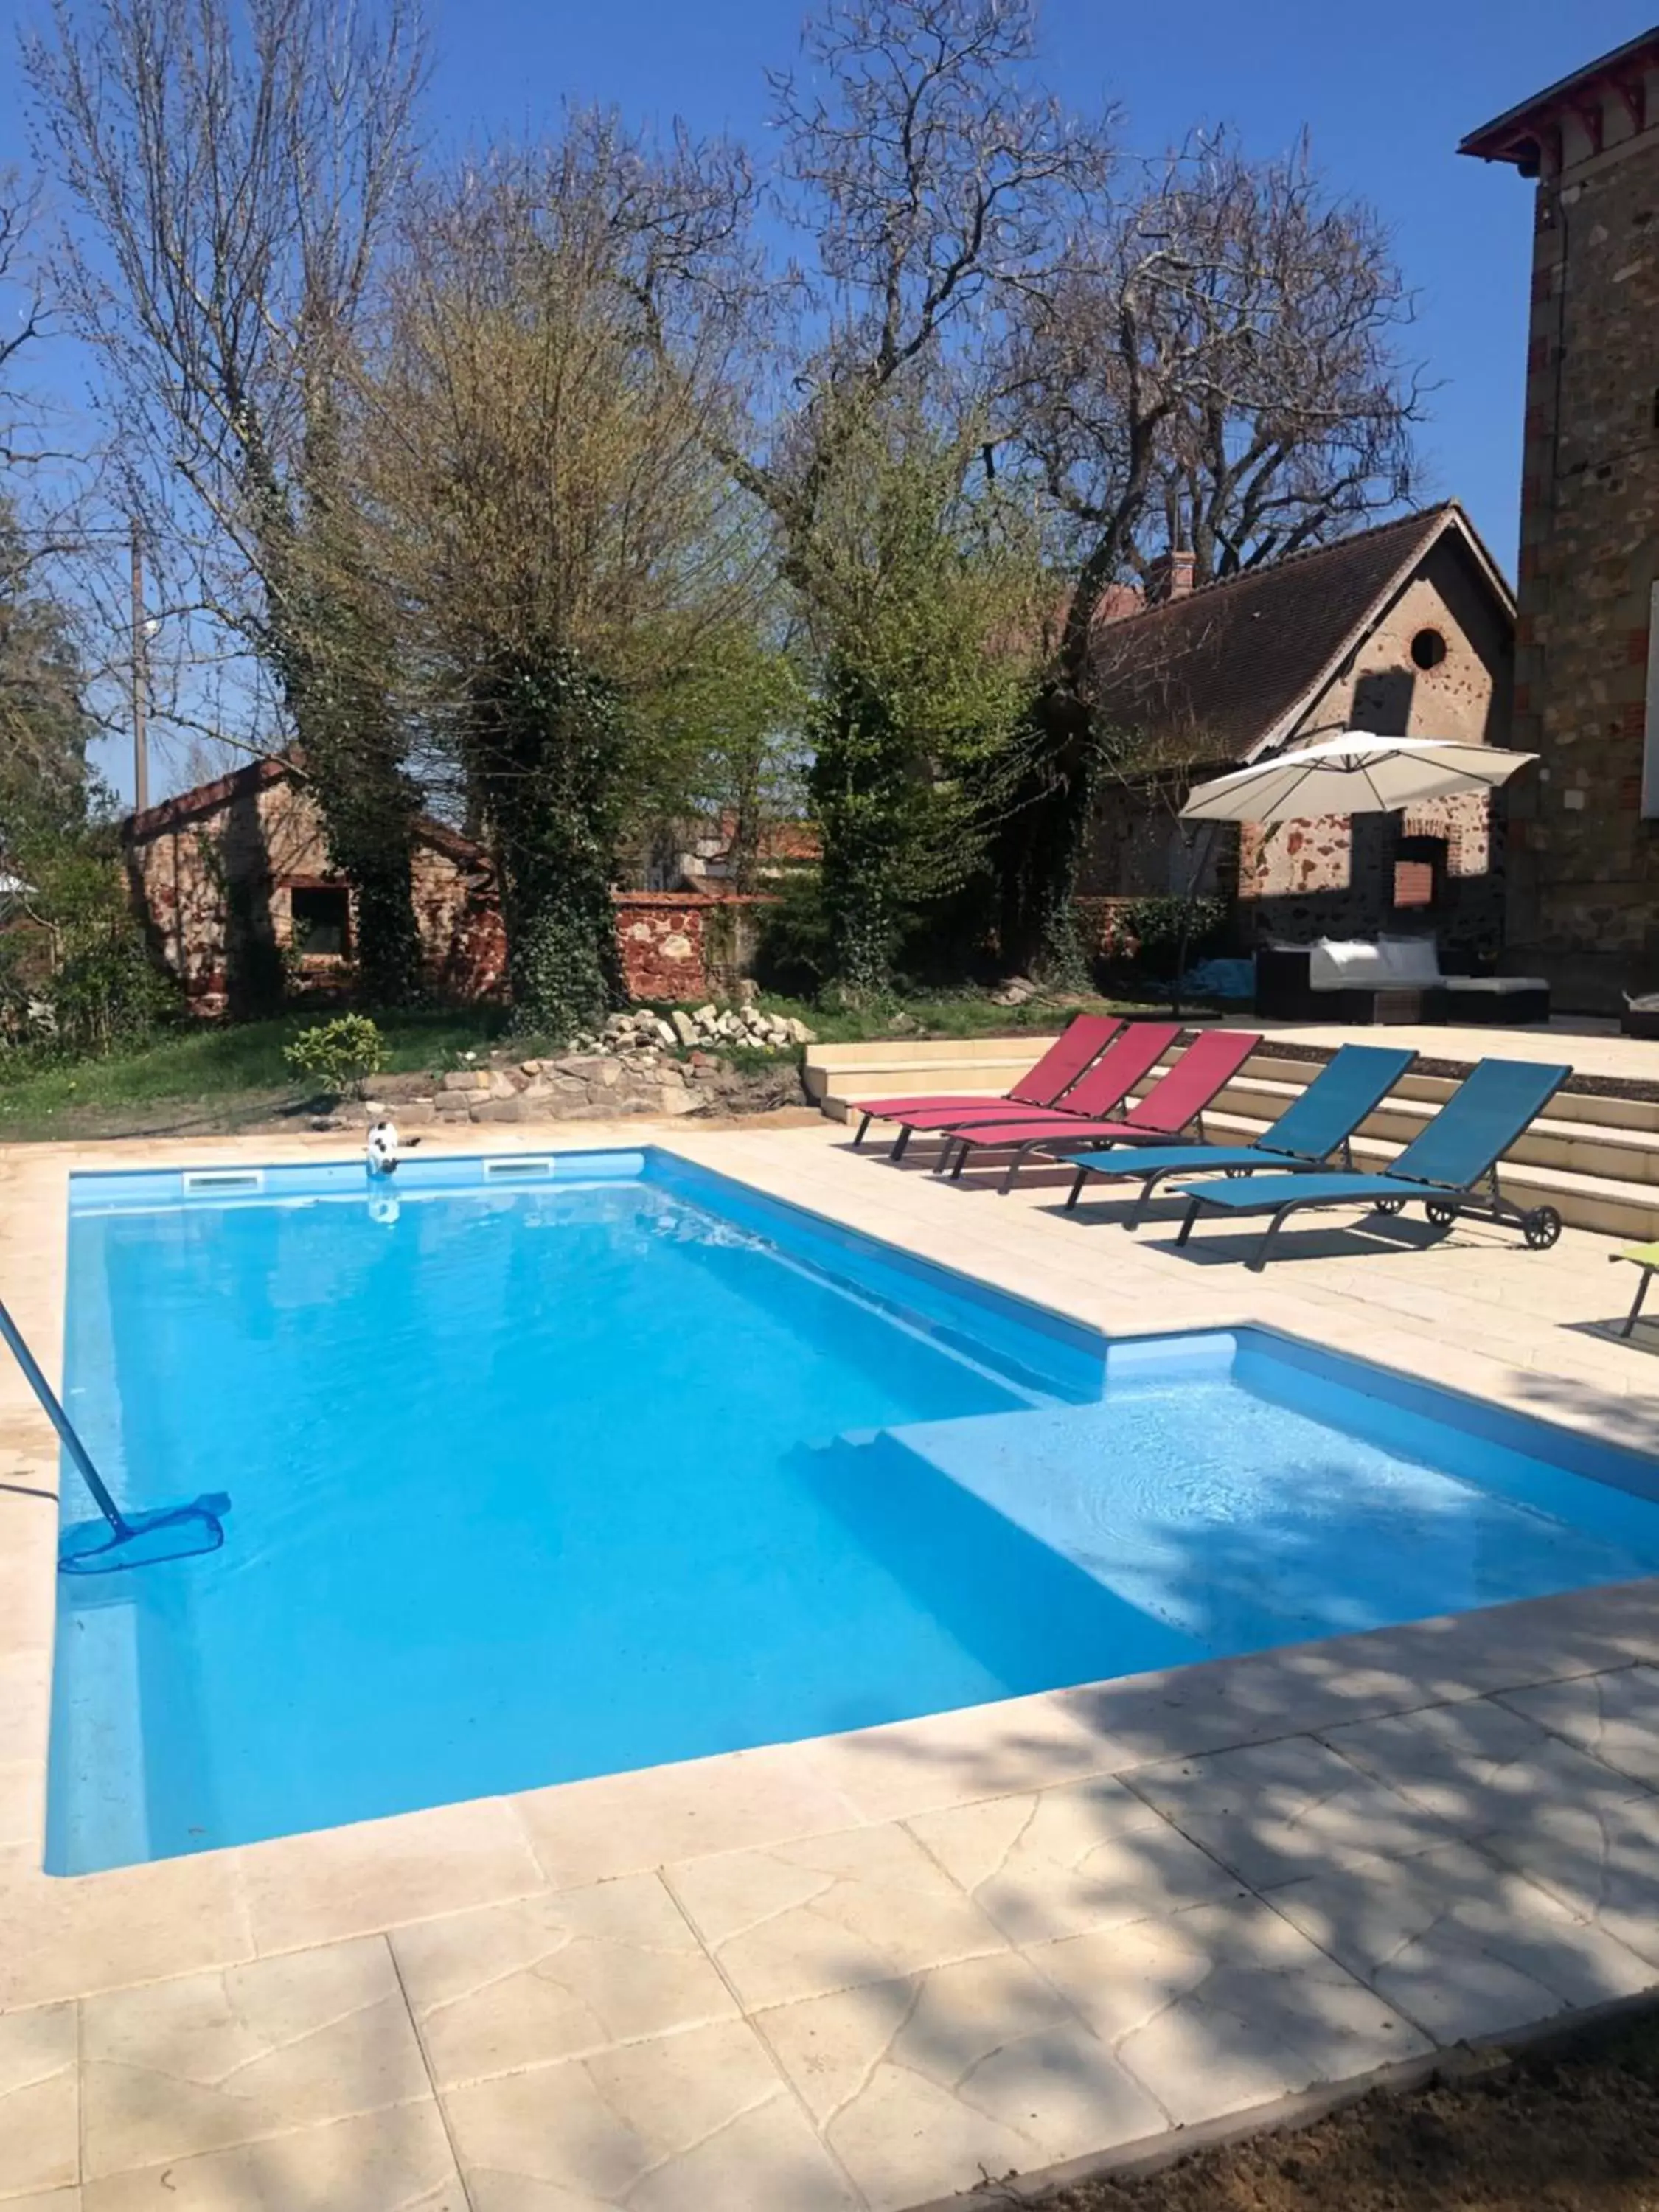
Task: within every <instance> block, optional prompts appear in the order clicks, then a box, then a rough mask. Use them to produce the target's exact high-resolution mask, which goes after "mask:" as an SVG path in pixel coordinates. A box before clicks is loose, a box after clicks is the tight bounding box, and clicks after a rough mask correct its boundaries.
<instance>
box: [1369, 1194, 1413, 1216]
mask: <svg viewBox="0 0 1659 2212" xmlns="http://www.w3.org/2000/svg"><path fill="white" fill-rule="evenodd" d="M1405 1204H1406V1201H1405V1200H1404V1199H1403V1198H1374V1199H1373V1200H1371V1212H1373V1213H1400V1212H1403V1211H1404V1208H1405Z"/></svg>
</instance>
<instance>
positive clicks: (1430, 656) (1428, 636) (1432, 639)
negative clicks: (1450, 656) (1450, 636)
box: [1412, 629, 1446, 668]
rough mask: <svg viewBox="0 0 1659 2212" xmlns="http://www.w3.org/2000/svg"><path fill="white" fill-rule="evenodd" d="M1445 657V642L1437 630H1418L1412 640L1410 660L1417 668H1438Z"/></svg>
mask: <svg viewBox="0 0 1659 2212" xmlns="http://www.w3.org/2000/svg"><path fill="white" fill-rule="evenodd" d="M1445 657H1446V641H1445V639H1444V638H1443V637H1442V636H1441V635H1440V633H1439V631H1438V630H1437V629H1420V630H1419V631H1418V633H1417V635H1416V636H1415V637H1414V638H1413V640H1412V659H1413V660H1414V661H1415V662H1416V663H1417V665H1418V666H1419V668H1438V667H1439V665H1440V664H1441V662H1442V661H1443V659H1445Z"/></svg>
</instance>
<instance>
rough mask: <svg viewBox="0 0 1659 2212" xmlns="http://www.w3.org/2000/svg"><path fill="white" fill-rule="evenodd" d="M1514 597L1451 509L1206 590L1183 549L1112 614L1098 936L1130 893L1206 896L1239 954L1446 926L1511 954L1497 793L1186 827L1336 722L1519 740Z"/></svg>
mask: <svg viewBox="0 0 1659 2212" xmlns="http://www.w3.org/2000/svg"><path fill="white" fill-rule="evenodd" d="M1514 619H1515V617H1514V602H1513V600H1512V599H1511V597H1510V590H1509V586H1508V585H1507V584H1506V583H1505V581H1504V577H1503V575H1502V574H1501V573H1500V572H1499V570H1498V567H1497V565H1496V564H1495V562H1493V561H1492V556H1491V555H1490V554H1489V553H1488V552H1487V551H1486V548H1485V546H1484V545H1483V544H1481V542H1480V538H1479V537H1478V536H1477V534H1476V532H1475V531H1474V527H1473V526H1472V525H1471V523H1470V522H1469V520H1468V517H1467V516H1466V515H1465V514H1464V513H1463V511H1462V508H1461V507H1459V506H1457V504H1456V503H1455V501H1449V502H1448V503H1446V504H1445V505H1443V506H1440V507H1431V508H1428V509H1426V510H1425V511H1423V512H1421V513H1413V514H1407V515H1401V516H1400V517H1397V518H1396V519H1395V520H1392V521H1389V522H1384V523H1381V524H1379V525H1378V526H1376V528H1374V529H1371V530H1366V531H1361V532H1357V533H1356V534H1355V535H1354V536H1352V537H1351V538H1340V539H1338V540H1336V541H1335V542H1334V543H1333V544H1328V545H1322V546H1317V547H1314V548H1311V549H1310V550H1308V551H1306V552H1302V553H1297V554H1292V555H1291V556H1289V557H1288V558H1287V559H1285V560H1283V561H1279V562H1273V563H1271V564H1267V565H1265V566H1263V567H1261V568H1252V569H1249V570H1247V571H1245V572H1244V573H1243V574H1241V575H1237V576H1233V577H1230V578H1228V579H1226V580H1224V581H1222V582H1220V583H1217V584H1212V585H1207V586H1205V587H1203V588H1202V589H1200V590H1198V591H1194V589H1193V588H1192V581H1191V556H1190V555H1187V556H1182V555H1181V554H1176V555H1175V556H1172V558H1171V560H1170V562H1168V563H1167V564H1166V566H1165V571H1164V578H1163V580H1162V588H1161V591H1160V592H1159V595H1158V597H1157V598H1156V599H1155V600H1154V601H1153V603H1152V604H1150V605H1145V606H1136V605H1133V603H1131V604H1130V605H1128V606H1127V608H1126V607H1125V606H1124V605H1122V603H1121V599H1120V601H1118V602H1115V603H1114V606H1113V609H1112V610H1111V611H1110V613H1109V617H1108V618H1107V619H1106V620H1105V621H1103V623H1101V625H1100V627H1099V629H1098V633H1097V644H1096V681H1097V696H1098V697H1099V699H1100V702H1101V707H1102V711H1103V715H1104V716H1105V717H1106V718H1107V719H1108V720H1110V721H1111V722H1113V723H1115V725H1116V726H1117V727H1118V728H1119V729H1120V730H1121V731H1122V732H1124V733H1125V739H1126V748H1127V750H1126V753H1125V761H1126V766H1125V769H1124V770H1123V772H1122V774H1121V777H1119V778H1117V779H1114V780H1112V781H1109V784H1108V786H1107V788H1106V790H1105V791H1104V793H1103V796H1102V799H1101V804H1100V808H1099V813H1098V817H1097V822H1096V823H1095V826H1094V829H1093V833H1092V836H1091V845H1090V850H1089V855H1088V860H1087V862H1086V866H1085V873H1084V878H1083V884H1082V889H1083V892H1084V894H1085V898H1087V899H1090V900H1092V901H1094V902H1097V912H1098V913H1099V914H1100V915H1101V916H1102V922H1103V932H1104V933H1105V934H1106V935H1107V936H1109V935H1110V925H1111V917H1112V915H1113V913H1114V912H1115V909H1116V908H1117V906H1118V904H1119V902H1122V901H1124V900H1132V899H1139V898H1147V897H1156V896H1174V895H1177V894H1179V893H1181V892H1183V891H1184V890H1187V889H1188V885H1189V882H1190V880H1191V879H1192V877H1193V876H1194V873H1196V874H1197V875H1198V877H1199V882H1198V888H1199V889H1200V890H1204V891H1206V893H1218V894H1219V895H1221V896H1225V897H1228V898H1230V899H1231V900H1232V901H1233V902H1234V919H1235V927H1234V930H1233V938H1234V943H1235V945H1236V949H1237V950H1239V951H1249V949H1250V947H1251V946H1253V945H1255V944H1257V943H1259V942H1261V940H1262V939H1267V938H1273V939H1285V940H1288V941H1290V942H1293V943H1305V942H1310V941H1311V940H1312V939H1314V938H1316V937H1318V936H1322V935H1332V936H1338V937H1370V936H1375V935H1376V933H1377V931H1378V930H1379V929H1385V928H1402V927H1403V928H1409V929H1414V930H1422V931H1425V932H1426V931H1429V930H1432V931H1433V932H1434V933H1436V934H1437V936H1438V937H1439V938H1440V939H1441V941H1442V943H1443V945H1446V946H1447V947H1448V948H1449V949H1451V950H1453V951H1456V952H1458V953H1461V954H1464V955H1467V956H1468V957H1484V958H1490V957H1493V956H1495V954H1496V953H1497V951H1498V945H1499V942H1500V938H1501V928H1502V904H1503V893H1502V871H1501V858H1502V852H1501V839H1500V838H1499V837H1498V836H1496V835H1495V834H1494V813H1493V810H1494V804H1495V803H1496V804H1500V805H1501V803H1502V802H1501V799H1497V800H1496V801H1495V799H1494V798H1492V797H1488V796H1487V795H1486V794H1484V793H1483V794H1480V795H1468V796H1460V797H1457V798H1455V799H1443V800H1438V801H1436V802H1435V803H1433V804H1432V805H1426V806H1421V807H1414V808H1413V809H1411V810H1410V811H1408V812H1407V813H1404V814H1394V815H1370V816H1365V815H1361V816H1358V817H1354V818H1353V820H1352V821H1349V820H1346V819H1329V820H1324V821H1311V822H1287V823H1279V824H1277V825H1276V826H1273V827H1271V828H1255V827H1252V826H1250V825H1249V824H1246V825H1244V826H1243V828H1242V829H1240V830H1239V831H1238V832H1237V834H1235V833H1233V832H1231V831H1230V830H1226V829H1221V830H1219V831H1218V832H1217V833H1215V834H1213V835H1211V834H1209V833H1206V832H1203V831H1199V832H1197V833H1194V832H1192V831H1190V830H1188V829H1184V828H1183V827H1182V825H1181V824H1180V823H1178V822H1177V819H1176V811H1177V809H1178V808H1179V807H1180V805H1181V804H1182V800H1183V799H1185V797H1186V795H1187V793H1188V790H1189V789H1190V787H1192V785H1193V784H1194V783H1198V782H1206V781H1210V780H1211V779H1212V778H1213V777H1215V776H1218V775H1225V774H1226V773H1227V771H1228V770H1229V769H1235V768H1242V767H1243V766H1245V765H1246V764H1247V763H1249V762H1250V761H1252V760H1254V759H1255V758H1256V757H1258V756H1259V755H1261V754H1262V753H1264V752H1267V751H1277V750H1282V749H1284V748H1285V747H1288V746H1292V745H1294V744H1297V743H1311V742H1313V741H1314V739H1315V738H1317V737H1318V736H1320V735H1322V734H1327V733H1330V732H1334V731H1335V730H1338V729H1342V728H1357V729H1365V730H1371V731H1376V732H1380V733H1381V734H1383V735H1385V736H1389V737H1427V736H1435V737H1455V738H1462V739H1464V740H1466V741H1468V742H1469V743H1471V744H1490V743H1497V742H1502V740H1503V739H1504V737H1505V736H1506V734H1507V729H1508V722H1509V715H1510V687H1511V665H1512V656H1513V650H1514Z"/></svg>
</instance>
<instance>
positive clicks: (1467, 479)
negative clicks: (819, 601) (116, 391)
mask: <svg viewBox="0 0 1659 2212" xmlns="http://www.w3.org/2000/svg"><path fill="white" fill-rule="evenodd" d="M37 5H44V0H0V13H4V12H7V11H8V9H9V13H10V14H11V15H12V16H13V18H14V20H15V21H16V22H18V23H20V24H21V22H23V21H27V20H29V19H30V18H31V16H32V14H33V9H34V8H35V7H36V6H37ZM1654 5H1655V0H1571V4H1568V5H1563V4H1562V0H1393V4H1392V5H1391V6H1390V7H1389V8H1388V9H1380V10H1379V9H1367V8H1363V7H1360V6H1358V5H1355V4H1352V0H1349V4H1346V5H1341V4H1336V5H1333V4H1330V0H1163V4H1157V0H1139V4H1136V5H1134V6H1124V5H1121V4H1116V0H1045V15H1044V22H1045V46H1046V53H1045V57H1044V60H1045V70H1044V73H1045V75H1046V76H1047V77H1048V82H1051V83H1052V84H1054V86H1056V87H1057V88H1059V89H1060V91H1061V92H1062V93H1063V94H1064V95H1065V96H1066V98H1067V99H1068V100H1070V101H1071V102H1073V104H1074V105H1076V106H1086V105H1089V104H1091V103H1096V102H1098V101H1101V100H1108V99H1110V100H1115V101H1117V102H1118V103H1119V104H1121V106H1122V107H1123V109H1124V111H1125V116H1124V124H1123V137H1124V141H1125V143H1126V144H1127V145H1128V146H1130V147H1131V148H1133V149H1136V150H1142V151H1148V152H1151V151H1156V150H1158V149H1160V148H1161V147H1163V146H1164V145H1165V144H1166V143H1170V141H1171V140H1173V139H1177V138H1179V137H1182V135H1184V133H1185V132H1186V131H1188V129H1189V128H1190V127H1191V126H1192V125H1194V124H1195V123H1200V122H1203V123H1208V124H1212V125H1213V124H1218V123H1224V122H1225V123H1229V124H1233V125H1237V127H1238V129H1239V130H1240V131H1241V133H1242V134H1243V138H1244V140H1245V143H1247V145H1248V146H1249V148H1250V149H1252V150H1254V151H1255V152H1257V153H1260V154H1271V153H1274V152H1277V151H1279V150H1282V149H1285V148H1286V147H1288V146H1289V145H1290V144H1291V143H1292V142H1293V141H1294V139H1295V137H1296V136H1297V132H1298V131H1300V130H1301V129H1302V128H1303V126H1304V125H1306V126H1308V127H1309V128H1310V131H1311V132H1312V134H1313V143H1314V151H1315V155H1316V159H1317V160H1318V161H1319V162H1320V164H1321V166H1322V168H1323V169H1324V170H1325V172H1326V173H1327V174H1328V177H1329V179H1331V181H1332V183H1333V184H1334V185H1335V186H1336V187H1338V188H1339V189H1340V190H1342V191H1351V192H1356V193H1359V194H1362V195H1364V197H1367V198H1369V199H1370V200H1371V201H1372V202H1374V203H1375V204H1376V206H1377V207H1378V208H1379V209H1380V210H1381V211H1382V213H1383V216H1384V218H1385V219H1386V221H1387V222H1389V226H1390V228H1392V231H1393V233H1394V236H1395V243H1396V247H1397V250H1398V253H1399V257H1400V259H1401V264H1402V265H1403V267H1404V269H1405V270H1406V273H1407V277H1408V280H1409V281H1410V282H1411V283H1413V285H1414V286H1416V287H1417V288H1418V289H1419V292H1420V295H1421V298H1420V313H1419V322H1418V324H1417V325H1416V328H1415V330H1414V331H1412V332H1410V333H1408V334H1407V337H1408V341H1409V342H1410V343H1411V344H1412V345H1413V349H1414V351H1416V352H1417V353H1418V354H1419V355H1420V356H1421V357H1422V358H1423V359H1424V360H1425V362H1426V364H1427V368H1428V373H1429V375H1430V378H1431V380H1432V381H1433V382H1435V383H1436V384H1437V387H1438V388H1437V390H1436V391H1435V392H1434V393H1433V394H1432V396H1431V403H1430V404H1431V410H1432V419H1431V422H1429V423H1428V424H1427V425H1426V427H1425V431H1424V434H1423V439H1422V451H1423V457H1424V460H1425V470H1424V474H1423V478H1422V489H1423V493H1424V495H1425V498H1439V497H1444V496H1455V497H1457V498H1459V499H1461V500H1462V501H1463V502H1464V504H1465V505H1466V506H1467V507H1468V510H1469V512H1470V513H1471V514H1472V515H1473V517H1474V521H1475V523H1476V526H1477V527H1478V528H1479V529H1480V531H1481V532H1482V534H1483V535H1484V536H1485V537H1486V540H1487V542H1488V544H1490V545H1491V547H1492V551H1493V553H1494V554H1495V555H1496V556H1497V557H1498V561H1499V562H1501V563H1502V565H1503V566H1504V568H1505V569H1507V570H1509V571H1510V572H1511V573H1513V566H1514V555H1515V543H1516V498H1517V486H1518V481H1519V474H1520V453H1521V410H1522V372H1523V354H1524V349H1525V325H1526V313H1527V290H1528V270H1529V263H1530V247H1531V200H1532V191H1531V187H1530V186H1529V185H1527V184H1525V183H1523V182H1522V180H1521V179H1519V178H1518V177H1516V174H1515V173H1514V172H1513V171H1512V170H1510V169H1509V168H1507V167H1487V166H1486V164H1484V163H1481V162H1476V161H1466V160H1460V159H1459V158H1458V157H1457V155H1456V153H1455V148H1456V145H1457V142H1458V140H1459V139H1460V138H1461V137H1462V136H1463V135H1464V133H1465V132H1467V131H1469V130H1471V129H1473V128H1474V125H1477V124H1479V123H1482V122H1484V121H1486V119H1487V118H1489V117H1491V116H1492V115H1495V114H1498V112H1501V111H1502V110H1503V109H1504V108H1505V107H1508V106H1510V105H1511V104H1512V103H1513V102H1514V101H1516V100H1520V99H1522V98H1524V97H1525V96H1526V95H1527V94H1529V93H1532V92H1534V91H1537V90H1538V89H1539V88H1541V87H1542V86H1544V85H1545V84H1547V83H1549V82H1551V81H1552V80H1553V79H1554V78H1556V77H1558V76H1565V74H1567V73H1568V72H1569V71H1571V70H1574V69H1577V68H1578V67H1581V66H1582V65H1583V64H1584V63H1585V62H1588V61H1589V60H1591V59H1593V58H1595V56H1596V55H1597V54H1599V53H1601V52H1606V51H1607V49H1608V48H1609V47H1612V46H1618V45H1620V44H1621V43H1622V42H1623V41H1624V40H1626V39H1629V38H1631V37H1633V36H1634V35H1635V34H1636V33H1638V32H1639V31H1641V30H1643V29H1644V28H1646V27H1647V26H1648V25H1649V23H1650V21H1652V15H1653V10H1654ZM428 7H429V9H430V11H431V20H432V25H433V30H434V33H435V47H436V57H435V73H434V80H433V86H432V112H433V120H434V123H435V127H436V131H437V133H438V136H439V137H440V139H441V141H447V142H448V143H451V144H453V143H459V142H464V141H465V140H466V139H467V138H469V137H474V136H476V135H479V134H481V133H483V132H484V131H489V130H492V129H493V130H497V131H505V132H507V133H508V134H509V135H521V134H526V133H528V132H530V131H535V130H536V129H538V127H540V126H542V125H546V124H549V123H550V122H551V121H552V120H553V119H554V118H556V115H557V112H558V109H559V106H560V103H561V101H562V100H565V99H574V100H601V101H605V102H607V103H614V104H616V105H617V106H620V107H621V108H623V110H624V111H626V112H629V114H630V115H633V116H635V117H637V118H642V119H646V120H650V121H654V122H656V123H658V124H665V123H666V122H667V121H669V120H670V119H671V118H672V117H674V116H675V115H683V116H684V118H686V120H687V121H688V122H689V123H690V125H691V127H692V128H693V130H694V131H698V132H705V131H718V130H721V129H726V130H731V131H734V132H737V133H739V134H741V135H743V136H744V137H750V138H751V139H752V140H754V141H756V142H757V143H763V133H764V124H765V117H766V110H767V94H766V88H765V82H764V78H763V70H765V68H766V67H767V66H768V64H780V63H786V62H787V61H788V60H789V59H790V58H792V57H793V54H794V53H795V51H796V48H797V42H798V40H799V26H800V21H801V17H802V15H803V13H804V0H428ZM14 51H15V50H14ZM7 63H8V65H7V66H5V67H0V167H3V166H4V164H5V163H6V162H7V161H12V160H22V159H25V158H26V156H27V138H26V133H25V126H24V119H23V116H22V113H21V106H20V102H19V91H18V87H17V83H16V73H15V69H14V68H13V67H11V66H10V65H9V64H10V53H8V56H7ZM42 367H43V368H48V369H50V370H51V372H52V374H53V378H54V380H58V379H61V380H62V381H63V383H64V385H65V386H67V387H69V388H70V389H73V387H74V385H75V381H76V370H75V366H74V363H73V362H72V359H71V358H70V356H68V354H67V353H64V355H62V356H60V357H59V359H58V361H57V362H54V363H46V362H43V363H42ZM111 764H112V766H118V762H117V761H116V760H113V759H112V763H111ZM123 780H125V779H123Z"/></svg>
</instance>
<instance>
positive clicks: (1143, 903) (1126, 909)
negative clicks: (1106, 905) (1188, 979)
mask: <svg viewBox="0 0 1659 2212" xmlns="http://www.w3.org/2000/svg"><path fill="white" fill-rule="evenodd" d="M1112 919H1113V934H1114V936H1115V938H1116V939H1117V941H1118V944H1119V945H1121V946H1123V947H1125V948H1131V947H1132V948H1133V951H1132V952H1131V953H1130V956H1129V957H1130V958H1131V959H1132V961H1133V965H1134V966H1135V967H1137V968H1139V969H1141V970H1142V971H1143V972H1144V973H1146V974H1148V975H1167V974H1170V973H1172V972H1173V970H1174V968H1175V964H1176V956H1177V954H1178V953H1179V952H1180V951H1181V949H1182V944H1181V940H1182V933H1183V932H1184V933H1185V936H1186V940H1187V943H1186V957H1187V958H1188V961H1193V960H1197V959H1200V958H1201V957H1203V956H1204V955H1205V954H1206V953H1207V952H1210V951H1212V950H1213V949H1214V946H1215V944H1216V941H1217V939H1218V938H1219V937H1220V936H1221V935H1222V933H1224V931H1225V927H1226V925H1227V920H1228V912H1227V902H1226V901H1225V899H1218V898H1195V899H1192V900H1188V899H1185V898H1181V897H1170V898H1138V899H1126V900H1125V901H1124V902H1122V904H1121V906H1119V907H1118V908H1117V910H1116V912H1115V915H1113V918H1112ZM1117 957H1118V958H1120V959H1121V958H1122V957H1124V955H1123V953H1122V952H1121V951H1120V952H1119V953H1118V954H1117Z"/></svg>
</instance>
